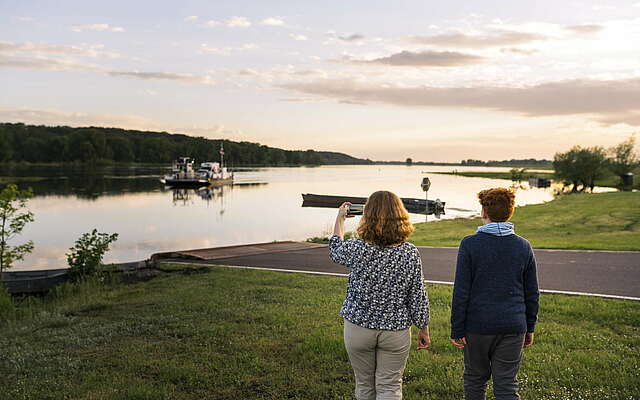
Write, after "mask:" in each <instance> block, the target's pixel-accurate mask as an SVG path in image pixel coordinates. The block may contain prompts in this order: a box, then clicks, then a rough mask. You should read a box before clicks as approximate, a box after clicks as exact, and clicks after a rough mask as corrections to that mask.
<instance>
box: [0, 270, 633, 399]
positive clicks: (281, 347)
mask: <svg viewBox="0 0 640 400" xmlns="http://www.w3.org/2000/svg"><path fill="white" fill-rule="evenodd" d="M180 268H182V267H180ZM195 272H196V271H192V272H191V273H186V272H182V273H177V274H176V273H174V274H166V275H161V276H159V277H157V278H155V279H152V280H150V281H147V282H139V283H134V284H129V285H125V284H119V283H114V284H109V285H107V286H106V287H104V288H98V287H96V286H91V285H87V286H84V287H79V288H76V289H75V290H67V292H66V293H65V294H64V295H61V296H60V297H58V298H57V299H45V301H44V302H43V303H42V304H34V305H32V306H31V307H30V308H29V310H30V312H29V313H27V314H25V315H22V316H21V317H20V318H18V319H17V320H12V321H8V322H6V321H5V322H4V323H2V324H1V325H0V348H1V349H2V353H1V354H0V387H2V390H0V398H2V399H63V398H73V399H154V400H158V399H202V398H211V399H213V398H215V399H351V398H353V397H352V390H353V376H352V371H351V367H350V364H349V361H348V359H347V355H346V352H345V350H344V347H343V341H342V325H341V319H340V317H339V316H338V311H339V308H340V304H341V302H342V299H343V296H344V288H345V285H346V280H345V279H344V278H336V277H323V276H309V275H302V274H287V273H277V272H269V271H255V270H233V269H230V268H224V267H214V268H212V269H211V271H210V272H208V273H195ZM199 272H203V271H199ZM428 290H429V295H430V298H431V307H432V309H431V313H432V320H431V332H432V340H433V346H432V347H431V349H429V350H428V351H424V352H418V351H415V350H412V351H411V355H410V358H409V362H408V366H407V370H406V374H405V390H404V392H405V398H406V399H409V400H411V399H438V400H447V399H456V400H457V399H460V398H462V381H461V376H462V354H461V352H460V351H459V350H457V349H455V348H454V347H453V346H451V345H450V344H449V340H448V334H449V322H448V318H449V303H450V297H451V288H450V287H448V286H439V285H429V287H428ZM639 334H640V303H635V302H630V301H622V300H605V299H598V298H586V297H569V296H560V295H543V296H542V298H541V314H540V322H539V325H538V332H537V336H536V344H535V345H534V346H533V347H532V348H531V349H528V350H527V351H526V352H525V358H524V362H523V366H522V369H521V373H520V380H521V386H522V398H523V399H531V400H533V399H554V400H557V399H567V400H568V399H583V400H588V399H597V400H605V399H637V398H638V393H640V373H639V370H638V366H637V360H638V359H640V348H639V347H638V346H637V337H638V335H639ZM413 340H415V331H414V338H413ZM414 346H415V344H414Z"/></svg>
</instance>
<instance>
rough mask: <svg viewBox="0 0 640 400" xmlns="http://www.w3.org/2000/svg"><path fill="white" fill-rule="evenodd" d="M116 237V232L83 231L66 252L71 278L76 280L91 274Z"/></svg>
mask: <svg viewBox="0 0 640 400" xmlns="http://www.w3.org/2000/svg"><path fill="white" fill-rule="evenodd" d="M117 239H118V234H117V233H113V234H108V233H99V232H98V230H97V229H94V230H93V231H91V233H83V234H82V236H80V238H79V239H78V240H76V243H75V244H74V246H73V247H72V248H70V249H69V250H70V252H69V253H67V263H68V264H69V267H70V268H69V277H70V278H71V280H73V281H77V280H79V279H81V278H83V277H85V276H89V275H93V274H94V273H95V272H96V271H97V269H98V267H99V266H100V265H101V264H102V257H103V256H104V255H105V253H106V252H107V251H109V245H110V244H111V243H113V242H115V241H116V240H117Z"/></svg>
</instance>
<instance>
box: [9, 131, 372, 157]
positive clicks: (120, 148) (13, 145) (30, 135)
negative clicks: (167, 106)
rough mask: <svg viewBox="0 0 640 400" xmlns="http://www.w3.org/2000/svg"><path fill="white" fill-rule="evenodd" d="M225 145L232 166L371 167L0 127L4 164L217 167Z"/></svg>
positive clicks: (189, 141)
mask: <svg viewBox="0 0 640 400" xmlns="http://www.w3.org/2000/svg"><path fill="white" fill-rule="evenodd" d="M221 144H223V145H224V149H225V163H226V164H227V165H230V166H242V165H255V166H267V165H269V166H278V165H321V164H368V163H371V161H370V160H363V159H359V158H355V157H351V156H349V155H347V154H343V153H337V152H325V151H315V150H311V149H310V150H283V149H279V148H274V147H269V146H265V145H261V144H259V143H252V142H245V141H242V142H236V141H231V140H222V139H218V140H213V139H207V138H204V137H193V136H187V135H183V134H170V133H167V132H145V131H137V130H127V129H119V128H102V127H82V128H73V127H69V126H43V125H37V126H36V125H25V124H22V123H0V162H32V163H65V162H83V163H112V162H115V163H170V162H172V161H173V160H175V159H176V158H178V157H192V158H195V159H196V160H198V161H199V162H203V161H217V160H219V158H220V155H219V149H220V145H221Z"/></svg>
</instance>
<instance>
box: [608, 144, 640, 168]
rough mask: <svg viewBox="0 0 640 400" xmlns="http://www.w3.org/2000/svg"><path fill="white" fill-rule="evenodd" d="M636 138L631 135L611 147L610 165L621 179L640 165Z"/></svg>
mask: <svg viewBox="0 0 640 400" xmlns="http://www.w3.org/2000/svg"><path fill="white" fill-rule="evenodd" d="M635 145H636V138H635V136H633V135H631V136H630V137H629V139H627V140H625V141H624V142H622V143H620V144H618V145H617V146H613V147H611V148H609V150H608V152H609V154H610V156H609V167H610V168H611V171H613V173H614V174H616V175H618V176H619V177H620V179H622V177H623V176H624V175H626V174H627V173H629V172H631V171H633V169H634V168H635V167H636V166H638V164H639V163H640V159H639V158H638V155H637V154H636V153H635Z"/></svg>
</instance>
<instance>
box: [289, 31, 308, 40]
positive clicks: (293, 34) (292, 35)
mask: <svg viewBox="0 0 640 400" xmlns="http://www.w3.org/2000/svg"><path fill="white" fill-rule="evenodd" d="M289 37H290V38H291V39H293V40H300V41H304V40H308V39H309V38H308V37H306V36H305V35H299V34H296V33H290V34H289Z"/></svg>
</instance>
